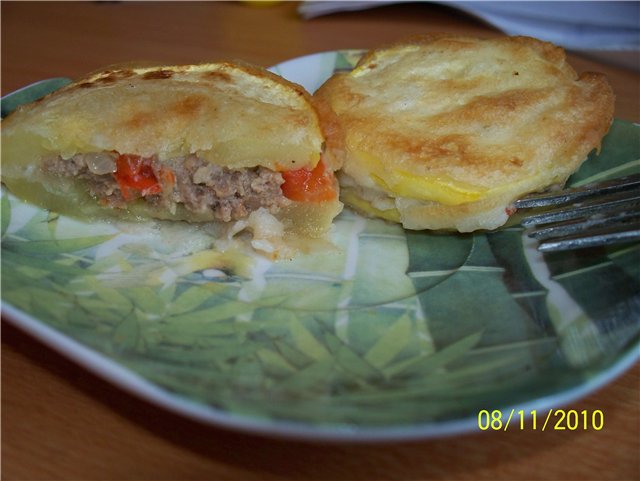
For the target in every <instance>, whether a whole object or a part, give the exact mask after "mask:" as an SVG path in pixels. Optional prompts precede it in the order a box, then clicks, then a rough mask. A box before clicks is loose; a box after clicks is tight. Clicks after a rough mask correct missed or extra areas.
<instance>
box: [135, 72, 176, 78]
mask: <svg viewBox="0 0 640 481" xmlns="http://www.w3.org/2000/svg"><path fill="white" fill-rule="evenodd" d="M172 76H173V72H172V71H171V70H153V71H151V72H147V73H145V74H144V75H143V76H142V79H143V80H159V79H165V78H171V77H172Z"/></svg>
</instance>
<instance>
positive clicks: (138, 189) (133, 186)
mask: <svg viewBox="0 0 640 481" xmlns="http://www.w3.org/2000/svg"><path fill="white" fill-rule="evenodd" d="M114 175H115V177H116V181H117V182H118V186H119V187H120V191H121V192H122V196H123V197H124V199H125V200H132V199H135V198H136V197H140V196H142V197H144V196H147V195H153V194H159V193H160V192H162V186H161V185H160V183H159V182H158V179H157V178H156V176H155V174H154V173H153V169H152V167H151V161H150V160H149V159H145V158H143V157H140V156H139V155H130V154H122V155H120V156H118V159H117V160H116V172H115V174H114Z"/></svg>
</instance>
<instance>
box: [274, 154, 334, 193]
mask: <svg viewBox="0 0 640 481" xmlns="http://www.w3.org/2000/svg"><path fill="white" fill-rule="evenodd" d="M282 177H283V179H284V183H283V184H282V186H281V188H282V193H283V194H284V196H285V197H286V198H287V199H291V200H296V201H299V202H325V201H328V200H334V199H335V198H336V197H337V196H338V193H337V192H336V188H335V179H334V176H333V172H332V171H331V170H328V169H326V168H325V165H324V163H323V162H322V160H320V162H318V165H316V166H315V167H314V168H313V169H312V170H309V169H298V170H290V171H287V172H282Z"/></svg>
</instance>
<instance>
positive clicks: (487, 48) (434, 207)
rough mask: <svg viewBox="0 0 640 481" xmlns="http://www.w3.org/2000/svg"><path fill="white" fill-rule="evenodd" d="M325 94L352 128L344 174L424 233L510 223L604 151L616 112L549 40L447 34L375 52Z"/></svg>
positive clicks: (600, 88)
mask: <svg viewBox="0 0 640 481" xmlns="http://www.w3.org/2000/svg"><path fill="white" fill-rule="evenodd" d="M316 96H317V97H318V98H320V99H323V100H325V101H326V102H328V103H329V104H330V105H331V107H332V109H333V110H334V112H335V113H336V114H337V116H338V118H339V121H340V124H341V127H342V129H343V131H344V135H345V144H346V157H345V165H344V172H345V174H346V175H348V176H349V177H350V178H352V179H353V180H354V181H355V182H356V183H357V184H359V185H361V186H362V187H364V188H366V189H374V190H378V191H380V193H381V194H383V195H386V196H389V197H392V198H394V199H396V208H397V210H398V211H399V214H400V217H401V218H402V222H403V224H404V225H405V227H409V228H414V229H421V228H454V229H459V230H474V229H478V228H494V227H497V226H499V225H501V224H502V223H504V222H505V221H506V219H507V215H506V214H505V212H504V209H505V208H506V207H507V206H508V205H509V203H511V202H512V201H513V200H514V199H516V198H517V197H519V196H521V195H523V194H525V193H527V192H531V191H535V190H539V189H542V188H544V187H546V186H548V185H550V184H554V183H562V182H564V181H565V180H566V178H567V177H568V176H569V175H570V174H571V173H572V172H574V171H575V170H576V169H577V168H578V167H579V166H580V164H581V163H582V162H583V161H584V160H585V158H586V157H587V154H588V153H589V152H590V151H591V150H592V149H594V148H598V147H599V145H600V141H601V139H602V137H603V136H604V135H605V134H606V132H607V130H608V128H609V126H610V124H611V121H612V118H613V105H614V95H613V92H612V90H611V88H610V86H609V84H608V83H607V81H606V79H605V78H604V76H603V75H601V74H597V73H585V74H583V75H580V76H578V75H577V74H576V72H575V71H574V70H573V69H572V68H571V66H570V65H569V64H568V63H567V62H566V59H565V54H564V51H563V50H562V49H561V48H559V47H557V46H554V45H552V44H550V43H547V42H542V41H539V40H536V39H533V38H528V37H503V38H497V39H477V38H469V37H460V36H453V35H446V34H436V35H428V36H421V37H412V38H410V39H408V40H405V41H402V42H399V43H396V44H393V45H389V46H386V47H383V48H380V49H376V50H372V51H370V52H368V53H367V54H366V55H365V56H363V58H362V59H361V60H360V62H359V63H358V65H357V66H356V68H355V69H354V70H353V71H352V72H350V73H347V74H337V75H335V76H333V77H332V78H331V79H329V80H328V81H327V82H326V83H325V84H324V85H323V86H322V87H321V88H320V89H319V91H318V92H317V93H316ZM399 174H402V176H403V181H402V182H400V181H399V180H398V179H397V176H398V175H399ZM416 178H418V179H421V180H422V182H414V180H415V179H416ZM408 184H412V185H408ZM433 184H437V185H436V187H438V188H440V187H442V186H444V187H443V188H444V190H445V191H446V192H445V193H444V194H443V193H442V189H440V191H439V192H430V190H429V189H430V186H432V185H433ZM452 189H453V191H452ZM436 190H437V189H436ZM451 192H453V194H452V195H449V194H450V193H451ZM461 193H462V194H461ZM463 194H464V195H463ZM467 194H468V195H467ZM474 216H475V217H477V218H478V222H474Z"/></svg>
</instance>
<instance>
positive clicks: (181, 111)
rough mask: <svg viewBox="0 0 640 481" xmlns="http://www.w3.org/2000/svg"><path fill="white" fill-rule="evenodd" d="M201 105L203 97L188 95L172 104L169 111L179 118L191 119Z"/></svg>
mask: <svg viewBox="0 0 640 481" xmlns="http://www.w3.org/2000/svg"><path fill="white" fill-rule="evenodd" d="M203 104H204V97H202V96H201V95H189V96H188V97H185V98H184V99H182V100H180V101H178V102H176V103H175V104H173V106H172V107H171V111H172V112H173V113H175V114H176V115H179V116H184V117H191V116H193V115H195V114H196V113H197V112H198V111H199V110H200V109H201V108H202V105H203Z"/></svg>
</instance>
